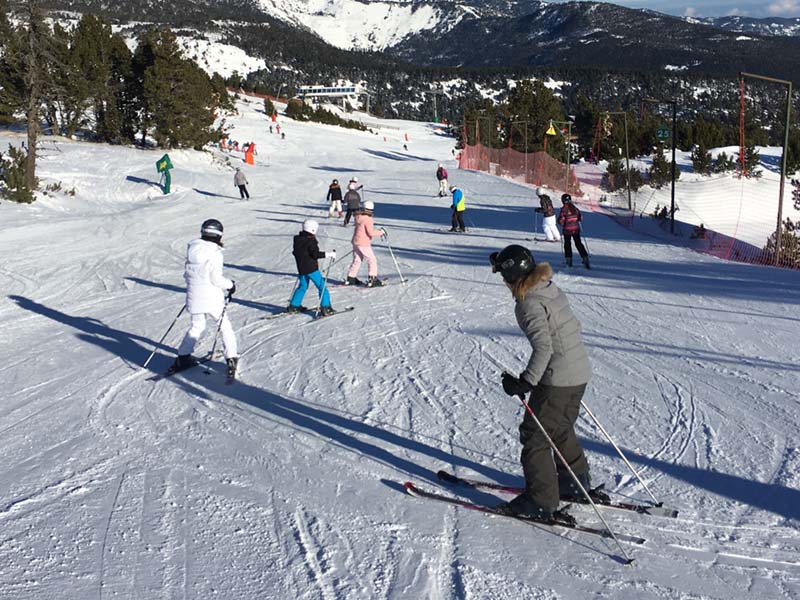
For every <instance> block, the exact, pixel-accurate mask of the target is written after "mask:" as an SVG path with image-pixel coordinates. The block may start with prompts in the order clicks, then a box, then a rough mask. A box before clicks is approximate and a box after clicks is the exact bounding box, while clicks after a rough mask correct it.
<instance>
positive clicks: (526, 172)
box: [525, 121, 528, 183]
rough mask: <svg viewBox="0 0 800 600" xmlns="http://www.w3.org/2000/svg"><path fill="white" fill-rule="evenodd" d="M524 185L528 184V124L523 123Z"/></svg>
mask: <svg viewBox="0 0 800 600" xmlns="http://www.w3.org/2000/svg"><path fill="white" fill-rule="evenodd" d="M525 183H528V122H527V121H525Z"/></svg>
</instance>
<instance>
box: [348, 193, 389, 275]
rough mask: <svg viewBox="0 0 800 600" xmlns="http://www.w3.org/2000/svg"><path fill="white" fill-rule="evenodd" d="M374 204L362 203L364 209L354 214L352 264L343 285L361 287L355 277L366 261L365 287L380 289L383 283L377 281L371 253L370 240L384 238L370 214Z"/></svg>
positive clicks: (376, 261)
mask: <svg viewBox="0 0 800 600" xmlns="http://www.w3.org/2000/svg"><path fill="white" fill-rule="evenodd" d="M374 210H375V204H374V203H373V202H371V201H370V200H367V201H366V202H364V207H363V208H362V209H361V210H359V211H358V212H356V230H355V231H354V232H353V240H352V242H353V262H352V263H350V269H348V271H347V280H346V281H345V285H363V282H362V281H360V280H359V279H358V278H357V277H356V275H358V269H359V268H360V267H361V261H362V260H366V261H367V275H368V277H369V279H368V280H367V287H380V286H382V285H383V282H382V281H381V280H380V279H378V260H377V259H376V258H375V252H373V251H372V239H373V238H375V237H378V236H380V237H385V236H386V230H385V229H375V223H374V221H373V218H372V213H373V211H374Z"/></svg>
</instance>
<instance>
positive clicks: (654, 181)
mask: <svg viewBox="0 0 800 600" xmlns="http://www.w3.org/2000/svg"><path fill="white" fill-rule="evenodd" d="M647 175H648V176H649V177H648V183H649V184H650V186H651V187H653V188H655V189H657V190H660V189H661V188H662V187H663V186H664V185H666V184H667V183H670V182H671V181H672V162H671V161H670V162H667V159H666V158H665V157H664V149H663V147H661V146H659V147H658V148H657V149H656V152H655V154H654V155H653V164H652V165H651V167H650V169H649V170H648V171H647ZM680 177H681V172H680V170H679V169H675V180H676V181H677V180H678V179H680Z"/></svg>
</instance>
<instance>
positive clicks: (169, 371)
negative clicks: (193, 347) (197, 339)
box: [147, 353, 238, 385]
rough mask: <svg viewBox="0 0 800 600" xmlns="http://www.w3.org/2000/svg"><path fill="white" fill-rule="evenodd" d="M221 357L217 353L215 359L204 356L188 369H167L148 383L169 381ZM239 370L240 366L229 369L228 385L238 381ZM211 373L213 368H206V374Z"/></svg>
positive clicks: (226, 380)
mask: <svg viewBox="0 0 800 600" xmlns="http://www.w3.org/2000/svg"><path fill="white" fill-rule="evenodd" d="M219 356H220V355H219V353H215V354H214V356H213V357H212V356H210V355H209V356H204V357H203V358H198V359H197V360H196V361H195V362H194V363H193V364H191V365H189V366H188V367H184V368H182V369H176V368H174V366H172V367H170V368H169V369H167V370H166V371H164V372H163V373H157V374H155V375H153V376H152V377H148V378H147V381H161V380H162V379H167V378H169V377H172V376H173V375H177V374H178V373H183V372H184V371H189V370H190V369H193V368H194V367H198V366H200V365H207V363H210V362H211V360H212V359H214V358H219ZM237 368H238V364H237V367H236V368H234V369H230V368H229V369H228V370H227V372H226V375H225V383H226V384H228V385H230V384H232V383H233V382H235V381H236V371H237ZM211 371H212V369H211V367H208V366H206V371H205V372H206V374H210V373H211Z"/></svg>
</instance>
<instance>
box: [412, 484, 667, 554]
mask: <svg viewBox="0 0 800 600" xmlns="http://www.w3.org/2000/svg"><path fill="white" fill-rule="evenodd" d="M436 475H437V477H438V478H439V480H440V481H442V482H444V483H448V484H451V485H460V486H464V487H469V488H472V489H477V490H483V491H490V492H500V493H506V494H521V493H522V492H523V491H524V490H523V489H522V488H520V487H516V486H507V485H502V484H499V483H494V482H490V481H481V480H477V479H469V478H465V477H458V476H456V475H453V474H452V473H449V472H447V471H439V472H438V473H437V474H436ZM404 487H405V489H406V492H408V493H409V494H411V495H412V496H416V497H418V498H425V499H428V500H436V501H438V502H444V503H447V504H452V505H455V506H460V507H462V508H466V509H468V510H474V511H478V512H482V513H486V514H492V515H497V516H502V517H510V518H513V519H515V520H517V521H523V522H527V523H531V524H537V525H546V526H549V527H558V528H563V529H571V530H573V531H578V532H580V533H585V534H589V535H596V536H599V537H604V538H611V537H612V534H611V533H610V532H609V531H608V530H606V529H599V528H596V527H588V526H585V525H581V524H580V523H575V522H571V521H569V520H564V519H559V518H553V519H547V520H541V519H534V518H528V517H524V516H515V515H508V514H506V513H505V512H503V511H501V510H498V509H497V508H496V507H492V506H488V505H485V504H477V503H474V502H470V501H468V500H462V499H460V498H455V497H452V496H447V495H445V494H440V493H437V492H432V491H429V490H424V489H421V488H419V487H417V486H416V485H415V484H414V483H412V482H410V481H408V482H406V483H405V486H404ZM593 499H594V498H593ZM596 504H597V505H598V506H600V507H605V508H610V509H615V510H624V511H631V512H635V513H639V514H645V515H652V516H661V517H670V518H675V517H677V516H678V511H677V510H674V509H670V508H664V507H661V506H648V505H644V504H634V503H627V502H612V501H610V500H608V501H602V502H596ZM568 508H569V506H567V507H566V508H564V509H562V510H561V511H560V512H562V513H564V512H566V510H567V509H568ZM567 515H569V513H567ZM569 516H571V515H569ZM616 537H617V538H618V539H619V540H622V541H624V542H628V543H630V544H635V545H641V544H644V543H645V541H646V540H645V539H644V538H642V537H638V536H633V535H626V534H620V533H617V534H616Z"/></svg>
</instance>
